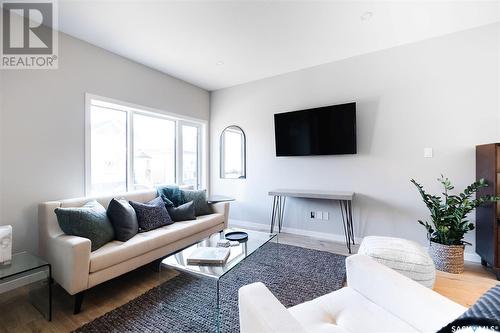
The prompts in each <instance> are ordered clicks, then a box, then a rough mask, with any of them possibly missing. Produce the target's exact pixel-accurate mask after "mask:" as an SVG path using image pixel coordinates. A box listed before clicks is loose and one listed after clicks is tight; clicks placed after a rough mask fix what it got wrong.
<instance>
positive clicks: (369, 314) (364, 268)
mask: <svg viewBox="0 0 500 333" xmlns="http://www.w3.org/2000/svg"><path fill="white" fill-rule="evenodd" d="M346 268H347V287H344V288H342V289H340V290H337V291H334V292H332V293H330V294H327V295H324V296H321V297H318V298H316V299H314V300H312V301H309V302H305V303H302V304H299V305H296V306H293V307H291V308H289V309H286V308H285V307H284V306H283V305H282V304H281V303H280V302H279V301H278V300H277V299H276V297H274V295H273V294H272V293H271V292H270V291H269V290H268V289H267V288H266V287H265V286H264V284H262V283H260V282H258V283H253V284H250V285H247V286H244V287H242V288H241V289H240V291H239V307H240V308H239V311H240V327H241V332H242V333H257V332H258V333H279V332H297V333H298V332H300V333H302V332H351V333H352V332H363V333H367V332H436V331H437V330H439V329H440V328H441V327H443V326H446V325H447V324H448V323H449V322H451V321H453V320H454V319H456V318H457V317H459V316H460V315H461V314H462V313H463V312H465V310H466V308H465V307H463V306H461V305H459V304H457V303H454V302H452V301H451V300H449V299H447V298H445V297H443V296H441V295H439V294H438V293H436V292H434V291H432V290H430V289H428V288H426V287H424V286H422V285H420V284H419V283H417V282H415V281H413V280H411V279H409V278H407V277H405V276H403V275H401V274H399V273H397V272H396V271H394V270H392V269H390V268H388V267H386V266H384V265H382V264H379V263H377V262H375V261H374V260H372V259H371V258H370V257H367V256H364V255H359V254H357V255H353V256H350V257H348V258H347V259H346Z"/></svg>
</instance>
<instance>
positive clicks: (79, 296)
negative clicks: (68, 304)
mask: <svg viewBox="0 0 500 333" xmlns="http://www.w3.org/2000/svg"><path fill="white" fill-rule="evenodd" d="M84 294H85V292H84V291H80V292H79V293H78V294H76V295H75V309H74V311H73V314H79V313H80V310H81V309H82V302H83V295H84Z"/></svg>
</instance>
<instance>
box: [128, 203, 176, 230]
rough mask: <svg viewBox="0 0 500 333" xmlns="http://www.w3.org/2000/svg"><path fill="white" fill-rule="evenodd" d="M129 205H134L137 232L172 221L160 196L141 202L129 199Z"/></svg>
mask: <svg viewBox="0 0 500 333" xmlns="http://www.w3.org/2000/svg"><path fill="white" fill-rule="evenodd" d="M130 205H131V206H132V207H134V210H135V213H136V214H137V221H138V222H139V232H145V231H149V230H153V229H156V228H159V227H163V226H165V225H169V224H172V223H174V221H172V219H171V218H170V215H168V211H167V208H165V204H164V203H163V200H162V199H161V198H160V197H156V198H154V199H153V200H151V201H149V202H146V203H142V202H135V201H130Z"/></svg>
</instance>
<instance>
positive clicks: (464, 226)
mask: <svg viewBox="0 0 500 333" xmlns="http://www.w3.org/2000/svg"><path fill="white" fill-rule="evenodd" d="M437 180H438V182H440V183H441V184H442V185H443V187H444V192H443V193H442V194H443V196H442V197H440V196H436V195H431V194H428V193H426V192H425V191H424V188H423V186H422V185H420V184H419V183H417V182H416V181H415V180H414V179H411V180H410V181H411V182H412V183H413V184H414V185H415V186H416V187H417V189H418V192H419V193H420V195H421V196H422V199H423V201H424V203H425V205H426V206H427V208H428V209H429V211H430V212H431V216H430V217H431V223H429V222H427V221H421V220H418V223H420V224H421V225H423V226H424V227H425V229H426V230H427V238H428V239H429V240H431V241H433V242H436V243H439V244H444V245H464V244H469V243H467V242H465V241H464V240H463V238H464V235H465V234H466V233H467V232H469V231H471V230H474V224H473V223H471V222H470V221H469V220H467V219H466V217H467V214H469V213H470V212H471V211H472V210H473V209H475V208H476V207H479V206H480V205H482V204H485V203H492V202H496V201H499V200H500V196H493V195H485V196H481V197H476V198H472V196H473V195H474V194H476V192H477V191H478V190H479V189H480V188H483V187H487V186H488V184H487V183H486V181H485V180H484V179H480V180H478V181H476V182H474V183H472V184H471V185H469V186H467V187H466V188H465V189H464V190H463V192H462V193H459V194H451V193H450V191H451V190H453V189H454V186H453V185H451V182H450V180H449V179H448V178H444V176H443V175H441V178H438V179H437Z"/></svg>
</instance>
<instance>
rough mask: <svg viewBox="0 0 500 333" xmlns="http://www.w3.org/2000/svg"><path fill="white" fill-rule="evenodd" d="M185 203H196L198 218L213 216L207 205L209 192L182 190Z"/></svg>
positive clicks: (195, 208)
mask: <svg viewBox="0 0 500 333" xmlns="http://www.w3.org/2000/svg"><path fill="white" fill-rule="evenodd" d="M182 193H183V194H184V200H185V202H189V201H194V210H195V213H196V216H200V215H207V214H212V210H211V209H210V207H209V206H208V203H207V190H195V191H192V190H182Z"/></svg>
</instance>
